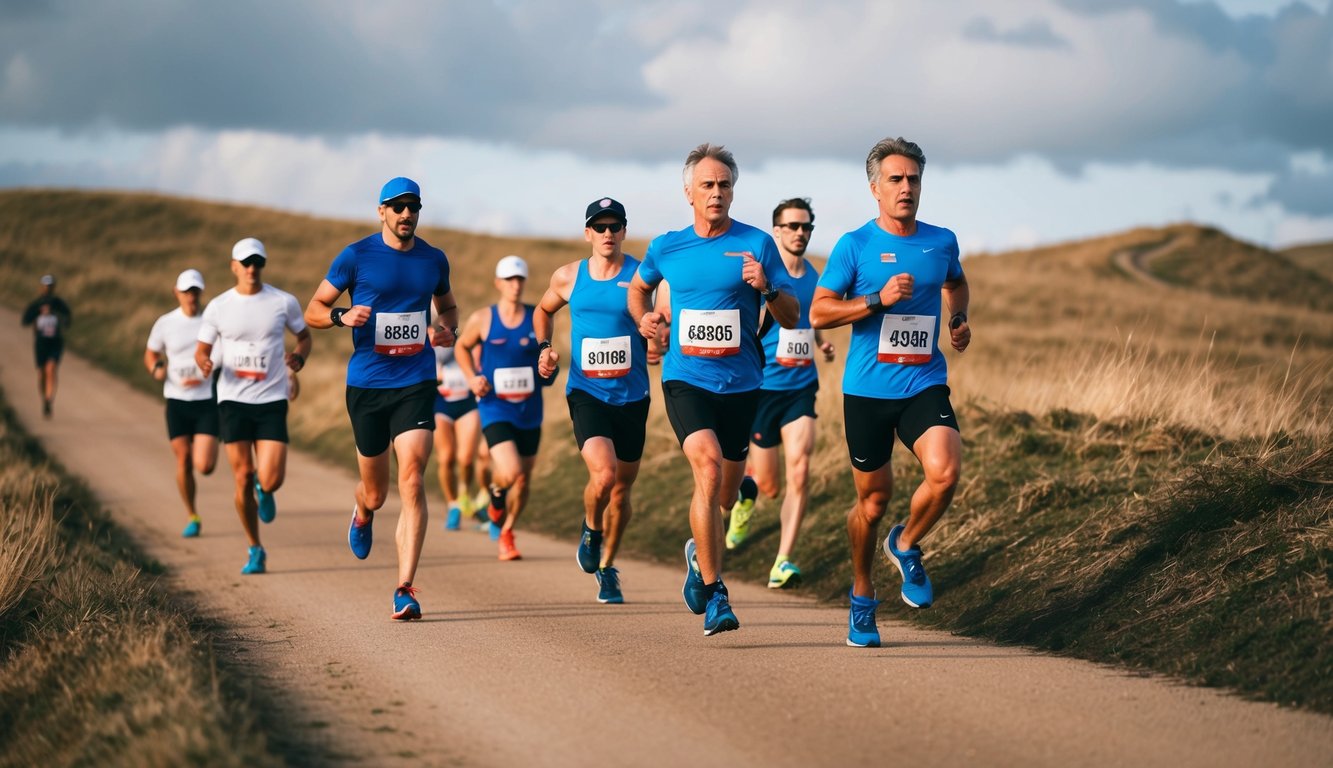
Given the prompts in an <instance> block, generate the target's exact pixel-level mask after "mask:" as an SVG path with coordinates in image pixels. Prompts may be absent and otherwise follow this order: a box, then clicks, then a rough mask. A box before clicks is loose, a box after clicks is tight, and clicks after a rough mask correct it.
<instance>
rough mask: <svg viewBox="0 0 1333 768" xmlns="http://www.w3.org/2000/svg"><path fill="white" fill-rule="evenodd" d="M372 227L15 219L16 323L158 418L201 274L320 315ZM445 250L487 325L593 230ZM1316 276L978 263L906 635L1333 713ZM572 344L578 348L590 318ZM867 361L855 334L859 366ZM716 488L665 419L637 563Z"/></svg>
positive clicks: (1074, 253) (1088, 260) (831, 395)
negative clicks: (181, 274) (257, 243)
mask: <svg viewBox="0 0 1333 768" xmlns="http://www.w3.org/2000/svg"><path fill="white" fill-rule="evenodd" d="M367 213H368V216H367V221H366V222H357V223H349V222H345V221H331V220H321V219H315V218H310V217H305V216H298V215H293V214H287V213H281V212H276V211H268V210H260V209H254V208H246V207H240V206H228V205H216V204H207V203H201V202H196V201H188V200H179V199H171V198H164V197H154V196H146V195H119V194H101V193H76V192H33V191H20V192H11V193H5V194H0V301H4V302H5V303H8V304H10V305H12V306H21V305H22V303H24V302H26V301H27V300H28V299H30V298H31V296H32V295H34V294H35V293H36V288H37V277H38V276H39V275H41V274H43V273H45V272H53V273H55V274H57V275H58V276H59V277H60V279H61V282H60V292H61V294H62V295H64V296H65V297H66V298H67V299H68V300H69V301H70V302H71V304H72V306H73V309H74V312H75V327H74V332H73V335H72V337H71V339H70V344H71V346H72V347H73V348H74V349H76V350H77V351H79V352H80V353H81V354H85V355H87V356H89V357H90V358H92V359H94V360H95V361H97V362H98V364H100V365H102V366H103V367H106V368H108V369H110V370H112V371H115V372H118V373H121V374H123V375H125V376H127V377H129V378H131V379H132V380H133V381H136V382H137V383H138V384H139V386H142V387H143V388H144V389H145V390H146V391H157V387H156V385H154V384H153V383H152V382H151V381H150V380H149V379H148V377H147V375H146V374H144V373H143V371H142V369H141V367H140V365H139V362H138V361H139V358H140V356H141V354H142V348H143V341H144V339H145V338H146V337H147V333H148V329H149V327H150V325H151V324H152V322H153V319H154V318H156V317H157V315H159V314H161V313H162V312H164V311H166V310H167V309H169V308H171V306H172V305H173V304H172V302H173V300H172V298H171V283H172V280H173V278H174V276H175V275H176V273H177V272H178V271H180V270H181V269H184V268H186V267H196V268H198V269H200V270H201V271H203V272H204V274H205V276H206V277H207V279H208V281H209V291H208V292H207V294H208V295H214V294H216V293H218V292H220V291H222V290H224V289H225V288H227V287H228V286H229V285H230V284H231V281H230V279H229V273H228V272H227V262H228V259H229V253H230V246H231V244H232V243H233V242H234V241H235V240H237V239H239V238H240V237H244V236H255V237H259V238H261V239H262V240H264V241H265V243H266V244H267V245H268V248H269V253H270V257H271V258H270V267H269V269H268V270H267V274H266V279H268V280H270V281H271V282H273V283H274V284H276V285H278V286H279V287H282V288H284V289H286V290H288V291H290V292H292V293H294V294H295V295H296V296H297V298H298V300H299V301H300V302H301V303H302V304H304V303H305V302H306V301H307V300H308V298H309V296H310V294H311V293H312V292H313V290H314V288H315V286H316V285H317V284H318V282H319V280H320V279H321V277H322V276H323V274H324V272H325V270H326V268H327V266H328V262H329V261H330V260H331V259H332V257H333V256H334V255H335V254H336V253H337V252H338V250H339V249H340V248H341V247H342V246H343V245H344V244H345V243H347V242H350V241H351V240H354V239H356V238H359V237H361V236H364V235H365V234H368V233H370V232H372V231H374V229H375V228H374V226H372V222H371V220H370V217H369V214H370V213H371V212H370V211H368V212H367ZM425 221H426V222H427V223H428V222H429V215H428V212H427V215H426V217H425ZM421 234H422V236H423V237H424V238H425V239H427V240H429V241H431V242H432V243H434V244H436V245H439V246H441V247H443V248H444V249H445V250H446V252H448V253H449V255H450V258H451V263H452V265H453V268H454V275H455V292H456V295H457V297H458V298H459V302H460V305H461V307H462V308H463V309H464V310H465V311H468V310H471V309H475V308H477V307H481V306H484V305H485V304H488V303H490V302H491V301H492V297H493V290H492V288H491V280H490V275H491V274H492V272H491V270H492V268H493V265H494V263H495V261H496V259H498V258H499V257H500V256H502V255H504V254H506V253H518V254H520V255H522V256H523V257H524V258H526V259H527V260H528V261H529V263H530V265H531V266H532V273H533V280H531V281H530V283H531V285H530V286H529V288H528V293H527V299H528V300H529V301H535V300H536V299H537V297H538V296H539V294H540V291H541V290H542V289H543V288H544V285H545V277H546V276H547V275H549V274H550V272H551V271H552V270H553V269H554V268H555V267H556V266H557V265H559V264H562V263H564V262H566V261H570V260H573V259H577V258H582V257H584V256H586V245H585V244H584V243H583V242H582V241H581V240H577V239H574V238H577V237H578V235H579V232H577V231H571V233H570V235H571V240H569V241H563V240H531V239H528V240H523V239H506V238H495V237H487V236H481V235H475V234H468V233H462V232H454V231H447V230H438V229H431V228H429V227H425V228H423V229H422V230H421ZM636 234H641V235H644V236H651V235H652V234H655V233H636ZM643 246H644V243H643V242H642V241H640V242H637V243H631V244H629V245H628V246H627V250H629V251H631V252H636V253H642V252H643ZM1242 262H1244V264H1243V265H1242ZM1297 262H1300V263H1299V264H1298V263H1297ZM1305 263H1306V262H1304V261H1302V260H1300V259H1296V260H1293V259H1291V258H1287V257H1286V256H1283V255H1281V254H1273V253H1270V252H1267V251H1263V250H1262V249H1256V248H1254V247H1253V246H1249V245H1245V244H1243V243H1238V242H1236V241H1233V240H1230V238H1227V237H1226V236H1225V235H1224V234H1222V233H1220V232H1217V231H1216V230H1208V229H1202V228H1197V227H1190V226H1176V227H1170V228H1165V229H1142V230H1133V231H1130V232H1126V233H1122V234H1118V235H1114V236H1109V237H1103V238H1097V239H1092V240H1087V241H1081V242H1074V243H1066V244H1061V245H1057V246H1051V247H1046V248H1041V249H1034V250H1029V251H1023V252H1016V253H1006V254H982V255H977V256H973V257H969V258H967V259H966V260H965V262H964V267H965V269H966V271H967V274H968V279H969V282H970V284H971V286H972V293H973V303H972V307H971V311H970V313H969V314H970V317H971V322H972V325H973V333H974V340H973V346H972V348H970V349H969V350H968V351H967V353H966V354H964V355H957V354H953V353H949V354H948V357H949V364H950V379H951V382H950V383H951V386H952V388H953V396H954V402H955V404H956V405H957V406H958V407H959V410H960V414H961V422H962V425H963V436H964V444H965V456H964V475H963V481H962V484H961V486H960V489H959V493H958V495H957V498H956V500H955V502H954V505H953V507H952V508H951V509H950V511H949V512H948V514H947V515H946V516H945V518H944V520H943V521H942V523H941V525H940V527H938V528H937V529H936V531H935V532H933V533H932V535H931V537H930V538H929V539H928V540H927V541H926V545H925V546H926V551H927V555H928V557H927V564H928V566H929V568H930V570H931V574H932V578H933V580H934V581H935V585H936V591H937V598H938V602H937V604H936V606H935V607H934V608H932V609H931V610H929V611H926V612H910V611H909V610H908V609H907V608H906V607H904V606H903V605H902V604H901V603H899V602H897V601H896V600H895V599H890V600H888V601H886V602H885V603H884V606H883V607H882V608H881V615H882V616H885V617H886V618H887V617H893V618H905V619H910V620H914V621H921V622H924V623H929V624H932V625H935V626H940V627H945V628H949V629H952V630H955V631H959V632H965V633H969V634H976V635H980V636H985V637H991V638H995V639H997V640H1001V641H1004V642H1015V643H1024V644H1030V645H1033V646H1036V647H1041V648H1047V649H1052V650H1059V651H1062V652H1065V653H1071V654H1076V655H1079V656H1082V657H1085V658H1091V659H1096V660H1102V661H1114V662H1120V663H1125V664H1129V665H1133V666H1136V667H1141V668H1144V669H1152V670H1158V671H1163V672H1167V673H1171V674H1176V675H1180V676H1181V677H1183V678H1186V679H1189V680H1193V681H1201V682H1206V683H1211V684H1222V685H1227V686H1231V687H1234V688H1236V689H1238V690H1241V691H1244V692H1247V693H1249V694H1251V695H1255V696H1261V697H1265V698H1269V699H1272V700H1275V701H1279V702H1283V703H1295V704H1300V705H1304V706H1309V707H1313V708H1316V709H1320V710H1322V711H1327V712H1333V671H1331V670H1333V642H1330V641H1333V589H1330V573H1331V571H1330V563H1333V521H1331V520H1330V513H1331V512H1333V456H1330V453H1329V451H1328V449H1327V446H1328V445H1329V444H1330V442H1333V440H1331V439H1330V438H1331V437H1333V420H1331V419H1330V411H1329V403H1330V402H1333V377H1330V375H1329V372H1330V370H1333V308H1331V307H1330V304H1329V302H1328V300H1327V298H1326V297H1327V296H1328V295H1329V294H1328V293H1327V291H1325V290H1324V289H1323V287H1322V286H1323V285H1325V284H1326V282H1325V283H1319V282H1318V280H1320V279H1324V278H1321V277H1319V275H1317V274H1315V273H1314V272H1312V271H1310V270H1309V269H1308V267H1306V266H1302V264H1305ZM1219 265H1222V266H1223V267H1224V268H1219ZM1311 286H1314V289H1312V288H1311ZM557 328H558V329H560V330H561V331H562V335H558V337H557V344H558V345H563V346H566V347H567V336H564V335H563V334H567V319H566V318H565V317H561V318H558V321H557ZM846 336H847V334H846V330H845V329H842V330H840V331H838V332H835V333H833V334H831V337H832V340H833V341H834V343H835V345H836V346H837V347H838V354H839V356H840V357H841V356H842V355H843V354H845V351H846ZM349 351H350V341H349V339H348V337H347V336H346V335H345V334H341V333H334V332H322V333H318V334H316V340H315V351H314V354H313V355H312V357H311V360H310V364H309V366H308V368H307V370H306V372H305V373H303V374H302V384H303V387H302V396H301V399H300V400H299V401H298V402H297V403H296V404H295V405H294V406H293V410H292V418H291V425H292V432H293V439H294V441H295V442H296V443H297V444H298V445H300V446H302V447H306V448H309V449H312V450H315V451H316V452H318V453H320V454H321V455H323V456H325V457H326V458H328V459H329V460H331V461H336V462H339V463H341V464H343V465H345V466H349V467H350V466H352V464H353V456H352V449H351V439H350V430H349V428H348V426H347V421H346V415H345V412H344V407H343V391H342V387H341V382H342V379H343V366H344V364H345V360H346V356H347V354H348V353H349ZM840 371H841V360H838V361H836V362H835V363H834V364H832V365H824V364H822V363H821V380H822V383H823V386H822V389H821V392H820V397H819V402H818V406H817V407H818V411H819V413H820V421H819V428H818V444H817V449H816V454H815V456H814V457H813V459H812V462H811V475H812V477H811V508H810V510H809V512H808V515H807V518H806V523H805V525H804V527H803V532H802V537H801V540H800V542H799V543H798V549H797V555H796V560H797V562H798V563H800V565H801V567H802V569H803V571H804V572H805V574H806V577H807V578H806V586H805V587H804V589H806V590H808V591H810V592H812V593H814V594H816V595H818V596H821V597H823V598H826V599H830V600H845V594H846V590H847V584H848V582H849V577H850V568H849V566H848V563H847V552H846V541H845V516H846V511H847V509H848V507H849V506H850V504H851V502H852V500H853V495H852V492H851V484H850V477H849V470H848V468H847V458H846V450H845V446H844V444H843V442H842V417H841V413H842V409H841V397H840V395H839V389H840V387H839V376H840ZM654 376H656V372H654ZM562 391H563V390H562V389H560V388H552V391H548V393H547V409H548V410H547V413H548V418H547V422H546V425H545V428H544V437H543V445H542V453H541V456H540V460H539V465H538V475H537V478H536V480H535V484H534V497H533V498H534V500H533V503H532V506H531V508H530V512H529V514H528V515H527V516H526V519H525V520H524V521H523V522H522V523H521V525H520V528H524V527H527V528H536V529H541V530H545V531H549V532H551V533H554V534H556V535H559V536H563V537H565V538H567V539H568V540H569V542H570V546H571V548H572V547H573V546H574V543H575V541H576V537H577V531H578V527H579V521H580V520H581V517H582V515H581V503H580V496H581V490H582V485H583V478H584V474H583V470H582V466H581V463H580V461H579V459H578V456H577V453H576V452H575V450H574V445H573V440H572V438H571V437H570V428H569V425H568V419H567V416H566V409H565V407H564V403H563V402H562V400H563V395H562ZM654 391H657V390H656V388H655V389H654ZM163 471H167V468H166V467H164V468H163ZM894 476H895V498H894V500H893V502H892V505H891V509H892V511H891V515H893V516H897V517H902V516H905V515H906V499H907V498H908V496H910V493H911V490H912V489H913V488H915V486H916V484H917V483H918V482H919V481H920V473H919V471H918V470H917V467H916V464H915V462H914V461H913V460H912V459H911V457H910V456H909V455H908V454H906V453H905V452H903V451H902V449H901V447H899V450H898V451H897V452H896V454H895V462H894ZM432 477H433V475H432ZM690 487H691V486H690V474H689V469H688V466H687V465H686V464H685V462H684V461H683V459H682V457H681V455H680V452H679V449H678V448H677V445H676V442H675V439H674V437H673V436H672V435H671V432H670V429H669V427H668V426H667V424H666V418H665V414H664V412H663V408H662V405H661V402H660V397H659V398H655V400H654V403H653V408H652V411H651V416H650V424H649V437H648V445H647V448H646V451H645V456H644V467H643V471H642V472H641V474H640V481H639V484H638V485H637V486H636V491H635V493H636V497H635V498H636V507H635V518H634V522H633V523H632V525H631V527H630V531H629V534H628V536H627V540H626V542H625V546H626V549H627V550H628V551H629V552H631V553H634V554H637V555H640V556H646V557H652V558H658V559H660V560H663V561H665V562H669V563H674V562H675V561H676V559H678V558H679V548H680V543H681V541H682V540H683V539H684V538H685V537H686V536H688V523H687V520H686V508H687V505H688V500H689V490H690ZM349 493H350V488H349ZM776 508H777V504H776V503H775V502H771V501H768V500H761V502H760V506H759V511H758V513H757V514H756V518H755V523H754V528H753V529H754V531H755V534H754V536H753V538H752V539H751V541H750V542H748V543H747V545H746V546H745V547H743V548H742V549H740V550H738V551H737V552H735V553H731V554H729V555H728V560H727V569H728V578H730V579H741V578H745V579H752V580H756V581H761V580H763V579H765V577H766V574H767V571H768V567H769V565H770V564H771V559H772V556H773V554H774V550H775V548H776V541H777V529H778V525H777V511H776ZM432 535H435V533H434V532H433V534H432ZM427 546H429V542H428V544H427ZM877 579H878V580H879V585H880V594H881V596H882V597H889V598H893V596H894V595H895V594H896V591H897V576H896V574H894V572H893V570H892V569H891V568H889V567H887V566H885V565H881V566H880V569H879V570H878V571H877ZM628 583H629V582H627V584H628ZM629 597H630V599H632V598H633V595H632V592H631V594H630V595H629ZM738 610H743V606H740V607H739V608H738ZM742 615H743V614H742ZM888 640H889V642H890V643H891V642H892V637H891V636H889V637H888Z"/></svg>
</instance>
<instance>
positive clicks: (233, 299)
mask: <svg viewBox="0 0 1333 768" xmlns="http://www.w3.org/2000/svg"><path fill="white" fill-rule="evenodd" d="M305 327H306V326H305V318H304V317H303V316H302V313H301V307H300V305H298V304H297V303H296V297H295V296H293V295H291V294H290V293H287V292H286V291H280V290H278V289H277V288H274V287H273V286H271V285H265V286H264V287H263V288H262V289H260V291H259V293H256V294H253V295H250V296H247V295H245V294H241V293H238V292H237V291H236V289H235V288H232V289H231V290H229V291H227V292H226V293H224V294H222V295H221V296H218V297H217V298H216V299H213V300H212V301H210V302H209V303H208V306H207V307H206V308H205V309H204V320H203V323H202V324H200V326H199V341H202V342H204V343H205V344H213V345H214V346H215V347H217V346H218V345H220V346H221V347H222V378H220V379H218V402H223V401H226V400H231V401H234V402H238V403H251V404H253V405H259V404H261V403H272V402H276V401H278V400H286V399H287V363H286V350H285V348H284V346H283V330H284V329H286V330H289V331H291V332H292V333H300V332H301V331H303V330H305Z"/></svg>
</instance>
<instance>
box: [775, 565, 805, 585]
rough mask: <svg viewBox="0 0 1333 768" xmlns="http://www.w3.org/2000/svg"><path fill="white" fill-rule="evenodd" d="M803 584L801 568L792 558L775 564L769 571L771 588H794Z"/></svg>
mask: <svg viewBox="0 0 1333 768" xmlns="http://www.w3.org/2000/svg"><path fill="white" fill-rule="evenodd" d="M800 585H801V569H800V568H797V567H796V563H793V562H792V561H790V560H783V561H781V562H777V563H774V564H773V568H772V569H771V570H770V571H769V572H768V588H769V589H792V588H793V587H799V586H800Z"/></svg>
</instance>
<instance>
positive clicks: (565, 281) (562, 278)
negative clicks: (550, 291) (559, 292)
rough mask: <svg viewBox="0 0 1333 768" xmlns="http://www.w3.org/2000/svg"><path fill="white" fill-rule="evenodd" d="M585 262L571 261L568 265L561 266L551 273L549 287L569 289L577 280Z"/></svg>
mask: <svg viewBox="0 0 1333 768" xmlns="http://www.w3.org/2000/svg"><path fill="white" fill-rule="evenodd" d="M584 263H585V262H584V261H583V260H582V259H580V260H578V261H571V262H569V263H568V264H562V265H560V266H559V267H557V268H556V270H555V271H554V272H552V273H551V287H552V288H555V289H561V288H571V287H573V285H574V281H575V280H577V279H578V277H579V272H580V271H581V270H582V269H583V264H584Z"/></svg>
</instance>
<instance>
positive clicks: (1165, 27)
mask: <svg viewBox="0 0 1333 768" xmlns="http://www.w3.org/2000/svg"><path fill="white" fill-rule="evenodd" d="M1329 5H1330V0H1020V1H1017V2H1005V3H998V2H990V1H988V0H935V1H933V2H932V1H929V0H917V1H913V0H895V1H894V2H889V1H888V0H882V1H880V2H875V1H873V0H866V1H864V2H851V1H850V0H821V1H820V2H818V3H814V2H809V0H800V1H799V2H796V1H794V0H793V1H789V0H733V1H732V2H718V0H669V1H668V0H661V1H659V0H648V1H646V2H631V1H629V0H606V1H605V2H587V1H583V0H564V1H562V2H559V3H554V2H546V1H544V0H489V1H486V0H445V1H442V2H410V3H409V2H397V0H380V1H379V2H372V3H352V2H338V1H336V0H327V1H324V2H321V1H320V0H285V1H284V2H278V3H274V2H269V1H268V0H262V1H261V0H230V1H229V2H222V3H200V2H189V1H187V0H121V2H116V3H107V2H100V1H97V0H51V1H50V2H44V3H3V4H0V187H51V186H57V187H97V188H117V189H142V190H156V191H161V192H167V193H172V194H183V195H189V196H192V197H199V198H205V199H210V200H222V201H232V202H241V203H250V204H258V205H265V206H273V207H278V208H281V209H284V210H292V211H297V212H306V213H317V214H323V215H332V216H337V217H344V218H358V219H364V220H366V221H367V222H370V221H372V220H373V215H374V205H375V196H376V192H377V191H378V189H379V185H380V184H381V183H382V182H383V181H384V180H385V179H387V178H389V177H391V176H396V175H408V176H412V177H413V178H416V179H417V180H418V181H420V182H421V184H422V186H423V193H424V199H425V204H426V210H425V211H424V212H423V222H424V223H425V224H427V225H438V226H448V227H458V228H464V229H470V230H477V231H485V232H493V233H505V234H522V235H544V236H545V235H554V236H561V237H577V236H579V235H580V234H581V222H582V219H581V216H582V210H583V207H584V206H585V205H586V204H587V203H588V202H589V201H591V200H593V199H595V198H597V197H600V196H603V195H611V196H614V197H616V198H618V199H620V200H621V201H622V202H624V203H625V205H626V207H627V208H628V210H629V216H630V228H631V233H632V234H633V235H635V236H639V237H649V236H652V235H656V234H660V233H661V232H663V231H666V230H669V229H679V228H681V227H683V226H685V225H687V224H688V222H689V211H688V209H687V207H686V204H685V202H684V197H683V194H682V191H681V181H680V166H681V163H682V161H683V159H684V156H685V154H686V153H687V152H688V151H689V150H690V149H691V148H692V147H693V146H694V145H696V144H698V143H700V142H703V141H711V142H714V143H720V144H725V145H726V146H727V147H728V148H730V149H731V150H733V151H734V152H735V154H736V157H737V160H738V161H739V163H740V167H741V173H740V178H739V181H738V185H737V197H736V204H735V206H734V208H733V214H734V215H735V216H736V217H737V218H739V219H741V220H745V221H750V222H751V223H754V224H758V225H761V226H762V225H764V224H766V223H767V221H768V217H769V214H770V212H771V210H772V207H773V205H774V204H775V203H776V202H777V201H778V200H779V199H781V198H784V197H792V196H805V197H810V198H812V199H813V203H814V207H815V212H816V216H817V224H818V229H817V230H816V232H815V238H814V241H813V242H812V245H811V247H812V250H814V251H817V252H820V253H827V252H828V251H829V250H830V249H831V248H832V247H833V243H834V242H835V241H836V239H837V236H838V235H839V234H840V233H842V232H844V231H846V230H849V229H853V228H855V227H857V226H860V225H861V224H862V223H864V222H865V221H866V220H867V219H869V218H871V217H873V215H874V212H875V209H874V200H873V199H872V198H871V197H870V195H869V191H868V187H867V182H866V177H865V170H864V162H865V155H866V152H867V151H868V150H869V148H870V146H871V145H872V144H874V142H875V141H877V140H878V139H880V138H882V137H884V136H888V135H895V136H896V135H901V136H905V137H907V138H909V139H911V140H913V141H916V142H918V143H919V144H921V146H922V148H923V149H924V150H925V152H926V155H927V158H928V166H927V172H926V175H925V191H924V193H923V203H922V210H921V218H922V219H923V220H925V221H930V222H932V223H935V224H939V225H943V226H948V227H950V228H952V229H954V230H955V231H956V232H957V233H958V235H959V239H960V241H961V242H962V243H963V246H964V248H965V249H967V250H969V251H974V252H975V251H980V250H1000V249H1005V248H1011V247H1018V246H1027V245H1032V244H1041V243H1050V242H1055V241H1060V240H1067V239H1071V238H1078V237H1085V236H1089V235H1094V234H1100V233H1106V232H1114V231H1119V230H1122V229H1126V228H1129V227H1132V226H1139V225H1159V224H1165V223H1169V222H1176V221H1182V220H1192V221H1198V222H1204V223H1209V224H1214V225H1217V226H1220V227H1222V228H1223V229H1225V230H1227V231H1229V232H1231V233H1232V234H1234V235H1236V236H1238V237H1242V238H1244V239H1247V240H1250V241H1252V242H1256V243H1260V244H1263V245H1269V246H1276V247H1281V246H1286V245H1291V244H1295V243H1300V242H1308V241H1313V240H1333V16H1331V15H1330V8H1329ZM443 245H444V246H445V247H446V249H447V245H448V244H447V243H444V244H443Z"/></svg>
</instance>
